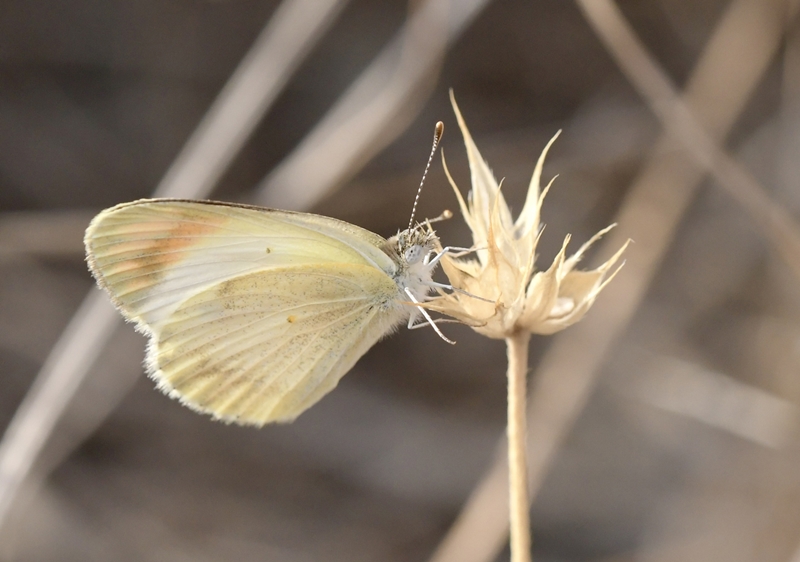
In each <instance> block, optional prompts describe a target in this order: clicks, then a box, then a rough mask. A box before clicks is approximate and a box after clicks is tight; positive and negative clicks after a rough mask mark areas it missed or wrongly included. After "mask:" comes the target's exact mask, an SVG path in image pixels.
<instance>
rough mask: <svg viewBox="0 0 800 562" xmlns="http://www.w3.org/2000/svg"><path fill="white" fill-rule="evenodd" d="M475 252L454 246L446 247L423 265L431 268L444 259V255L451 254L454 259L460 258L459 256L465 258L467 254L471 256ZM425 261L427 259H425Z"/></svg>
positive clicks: (473, 249) (471, 249) (472, 249)
mask: <svg viewBox="0 0 800 562" xmlns="http://www.w3.org/2000/svg"><path fill="white" fill-rule="evenodd" d="M474 251H475V248H458V247H456V246H447V247H445V248H443V249H442V251H441V252H439V253H438V254H436V255H435V256H433V259H432V260H430V261H425V265H427V266H430V267H433V266H434V265H436V264H437V263H439V260H440V259H442V258H443V257H444V255H445V254H452V256H453V257H454V258H460V257H461V256H465V255H467V254H471V253H472V252H474ZM426 260H427V257H426Z"/></svg>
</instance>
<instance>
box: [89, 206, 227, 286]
mask: <svg viewBox="0 0 800 562" xmlns="http://www.w3.org/2000/svg"><path fill="white" fill-rule="evenodd" d="M182 218H191V217H178V218H177V219H176V220H169V219H166V220H163V221H157V222H154V221H149V222H147V223H146V226H143V225H142V224H137V223H122V224H109V225H108V226H107V227H106V229H105V232H103V237H102V238H101V239H100V240H101V241H102V244H103V246H102V247H101V248H98V250H97V251H96V252H95V259H96V261H97V266H98V268H97V269H99V270H100V271H101V272H102V277H103V278H104V281H105V284H106V285H108V286H110V287H111V288H112V293H113V294H115V295H117V296H118V297H119V298H120V299H121V300H123V301H124V300H126V299H125V296H126V295H130V294H131V293H135V292H137V291H140V290H145V289H148V288H150V287H152V286H153V285H155V284H156V283H158V282H159V281H160V280H161V279H163V278H164V276H165V274H166V272H167V271H168V270H169V269H170V268H171V267H173V266H175V265H176V264H178V263H179V262H180V261H181V260H182V259H183V258H184V257H185V250H188V249H191V248H193V247H198V246H201V245H202V240H203V237H204V236H208V235H211V234H214V233H215V232H216V231H218V229H219V227H220V226H221V225H222V224H224V223H225V222H226V219H225V218H224V217H218V216H213V217H212V216H208V215H204V216H203V217H202V222H199V221H198V222H188V221H182V220H180V219H182Z"/></svg>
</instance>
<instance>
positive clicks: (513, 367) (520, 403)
mask: <svg viewBox="0 0 800 562" xmlns="http://www.w3.org/2000/svg"><path fill="white" fill-rule="evenodd" d="M530 339H531V335H530V333H529V332H526V331H520V332H517V333H516V334H514V335H512V336H509V337H508V338H506V346H507V351H508V429H507V431H508V493H509V498H508V500H509V502H508V504H509V509H510V512H509V522H510V537H511V562H531V531H530V504H529V502H528V466H527V462H526V442H527V438H526V435H525V433H526V432H525V420H526V415H525V400H526V398H527V390H526V384H525V383H526V376H527V374H528V342H529V341H530Z"/></svg>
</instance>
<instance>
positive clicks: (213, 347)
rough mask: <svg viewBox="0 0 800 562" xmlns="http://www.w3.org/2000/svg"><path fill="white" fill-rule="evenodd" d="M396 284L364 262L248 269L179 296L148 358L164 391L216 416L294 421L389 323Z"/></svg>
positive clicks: (255, 421)
mask: <svg viewBox="0 0 800 562" xmlns="http://www.w3.org/2000/svg"><path fill="white" fill-rule="evenodd" d="M396 290H397V289H396V287H395V286H394V283H393V282H392V281H391V280H390V279H389V278H388V277H386V276H385V275H382V274H381V273H380V272H378V271H377V270H376V269H375V268H371V267H368V266H363V265H347V266H342V265H331V264H323V265H318V266H306V265H303V266H293V267H287V268H283V269H275V270H270V271H263V272H258V273H252V274H249V275H244V276H241V277H238V278H235V279H232V280H229V281H226V282H224V283H220V284H219V285H217V286H215V287H214V288H213V289H210V290H207V291H203V292H201V293H198V294H197V295H195V296H193V297H192V298H190V299H189V300H187V301H186V302H184V303H183V304H181V306H180V307H179V308H178V309H177V310H176V311H175V313H174V314H173V315H172V316H171V317H170V319H169V321H167V322H166V323H165V324H164V326H163V327H162V328H160V329H159V330H158V331H157V332H156V333H154V337H153V341H152V344H151V347H150V350H149V352H148V367H149V370H150V371H151V374H152V376H154V378H155V379H156V380H157V381H158V382H159V385H161V386H162V388H163V389H164V390H165V391H169V392H170V393H172V394H173V395H176V396H177V397H179V398H180V399H181V400H182V401H183V402H184V403H186V404H188V405H189V406H191V407H193V408H195V409H198V410H201V411H204V412H208V413H211V414H213V415H214V416H215V417H218V418H222V419H225V420H230V421H237V422H239V423H247V424H256V425H261V424H264V423H267V422H270V421H290V420H292V419H294V418H295V417H297V416H298V415H299V414H300V413H301V412H302V411H303V410H305V409H306V408H308V407H310V406H311V405H312V404H313V403H314V402H316V401H317V400H319V399H320V398H321V397H322V396H323V395H324V394H326V393H327V392H329V391H330V390H332V389H333V388H334V387H335V386H336V383H338V381H339V379H340V378H341V377H342V376H343V375H344V374H345V373H346V372H347V371H349V370H350V369H351V368H352V366H353V365H354V364H355V362H356V361H357V360H358V358H359V357H361V355H363V354H364V353H365V352H366V351H367V350H368V349H369V348H370V347H371V346H372V345H373V344H374V343H375V342H376V341H377V340H378V339H380V337H381V336H382V335H383V334H385V333H386V331H388V329H390V328H391V325H392V324H393V323H394V322H395V321H396V320H397V318H396V315H397V314H396V313H397V309H395V308H394V307H393V305H392V302H391V301H392V299H393V298H394V297H395V293H396Z"/></svg>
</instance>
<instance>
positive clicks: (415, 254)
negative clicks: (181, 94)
mask: <svg viewBox="0 0 800 562" xmlns="http://www.w3.org/2000/svg"><path fill="white" fill-rule="evenodd" d="M422 254H423V250H422V246H420V245H419V244H414V245H413V246H411V247H409V248H407V249H406V251H405V258H406V262H407V263H417V262H418V261H419V260H421V259H422Z"/></svg>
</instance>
